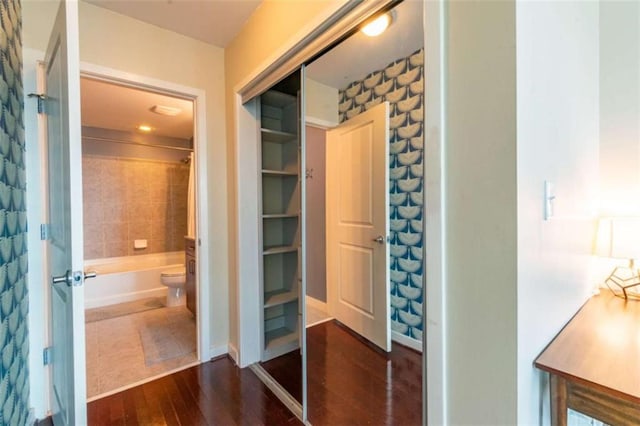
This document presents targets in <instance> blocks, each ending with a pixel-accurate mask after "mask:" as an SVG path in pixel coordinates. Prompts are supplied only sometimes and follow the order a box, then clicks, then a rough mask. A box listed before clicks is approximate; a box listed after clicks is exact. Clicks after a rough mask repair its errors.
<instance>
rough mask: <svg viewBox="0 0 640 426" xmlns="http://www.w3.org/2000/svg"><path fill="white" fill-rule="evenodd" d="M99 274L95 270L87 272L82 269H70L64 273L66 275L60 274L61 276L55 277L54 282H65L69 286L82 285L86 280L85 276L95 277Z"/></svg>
mask: <svg viewBox="0 0 640 426" xmlns="http://www.w3.org/2000/svg"><path fill="white" fill-rule="evenodd" d="M96 275H97V274H96V273H95V272H87V273H86V274H85V273H84V272H82V271H70V270H67V272H65V273H64V275H60V276H59V277H53V278H52V281H53V284H62V283H65V284H67V285H68V286H69V287H71V286H74V287H77V286H81V285H82V283H83V282H84V279H83V278H94V277H95V276H96Z"/></svg>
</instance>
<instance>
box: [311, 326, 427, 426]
mask: <svg viewBox="0 0 640 426" xmlns="http://www.w3.org/2000/svg"><path fill="white" fill-rule="evenodd" d="M307 382H308V386H309V388H308V394H307V398H308V407H309V408H308V413H309V421H310V422H311V424H313V425H314V426H323V425H326V426H329V425H331V426H333V425H356V424H358V425H361V424H362V425H365V424H366V425H403V426H405V425H420V424H421V423H422V354H420V353H418V352H416V351H414V350H412V349H409V348H406V347H404V346H402V345H398V344H396V343H393V348H392V350H391V352H390V353H388V354H387V353H386V352H384V351H382V350H380V349H378V348H377V347H375V346H374V345H372V344H371V343H369V342H368V341H366V340H364V339H362V338H361V337H359V336H357V335H355V334H354V333H353V332H351V331H350V330H349V329H347V328H346V327H344V326H342V325H341V324H339V323H338V322H336V321H330V322H325V323H322V324H319V325H316V326H313V327H310V328H308V329H307Z"/></svg>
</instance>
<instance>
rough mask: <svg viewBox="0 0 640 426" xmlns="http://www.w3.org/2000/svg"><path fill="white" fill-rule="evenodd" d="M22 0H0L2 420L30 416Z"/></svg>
mask: <svg viewBox="0 0 640 426" xmlns="http://www.w3.org/2000/svg"><path fill="white" fill-rule="evenodd" d="M21 30H22V22H21V9H20V1H19V0H0V100H1V101H2V111H1V112H2V116H1V117H0V348H1V351H0V424H2V425H24V424H26V423H27V418H28V416H29V380H28V377H29V369H28V355H29V340H28V338H27V333H28V331H27V315H28V310H29V301H28V297H27V247H26V240H27V213H26V208H25V195H26V194H25V191H26V174H25V161H24V155H25V141H24V122H23V111H24V103H23V93H22V39H21V34H22V32H21Z"/></svg>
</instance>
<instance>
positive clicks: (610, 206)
mask: <svg viewBox="0 0 640 426" xmlns="http://www.w3.org/2000/svg"><path fill="white" fill-rule="evenodd" d="M600 178H601V183H600V190H601V191H600V198H601V213H603V214H604V215H626V214H630V215H639V214H640V3H638V2H635V1H616V2H613V1H602V2H600Z"/></svg>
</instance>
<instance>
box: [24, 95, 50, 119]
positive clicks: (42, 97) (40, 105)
mask: <svg viewBox="0 0 640 426" xmlns="http://www.w3.org/2000/svg"><path fill="white" fill-rule="evenodd" d="M27 96H29V97H30V98H37V100H38V114H46V112H45V110H44V101H45V100H46V99H47V95H45V94H44V93H29V94H28V95H27Z"/></svg>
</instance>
